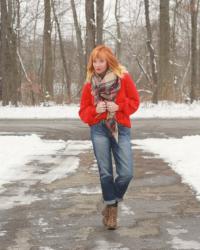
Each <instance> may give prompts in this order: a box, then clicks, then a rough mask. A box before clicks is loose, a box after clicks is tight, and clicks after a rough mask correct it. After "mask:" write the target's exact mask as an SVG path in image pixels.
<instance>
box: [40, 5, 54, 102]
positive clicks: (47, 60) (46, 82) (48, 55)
mask: <svg viewBox="0 0 200 250" xmlns="http://www.w3.org/2000/svg"><path fill="white" fill-rule="evenodd" d="M44 13H45V16H44V38H43V39H44V58H43V82H42V83H43V90H44V91H48V92H49V94H50V95H51V97H53V70H52V45H51V31H52V27H51V3H50V0H44Z"/></svg>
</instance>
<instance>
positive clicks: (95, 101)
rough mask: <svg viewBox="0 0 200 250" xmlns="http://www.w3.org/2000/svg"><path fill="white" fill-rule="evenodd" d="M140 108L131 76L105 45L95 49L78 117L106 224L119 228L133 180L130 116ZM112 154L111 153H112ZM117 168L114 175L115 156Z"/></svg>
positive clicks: (90, 60)
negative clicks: (93, 163)
mask: <svg viewBox="0 0 200 250" xmlns="http://www.w3.org/2000/svg"><path fill="white" fill-rule="evenodd" d="M138 106H139V95H138V92H137V90H136V87H135V85H134V82H133V80H132V79H131V76H130V75H129V74H128V72H127V71H126V70H125V68H124V67H123V66H122V65H121V64H120V63H119V62H118V60H117V58H116V57H115V56H114V54H113V52H112V50H111V49H110V48H108V47H106V46H104V45H99V46H97V47H96V48H94V49H93V51H92V53H91V55H90V58H89V62H88V66H87V82H86V84H85V85H84V86H83V89H82V96H81V102H80V110H79V116H80V118H81V119H82V121H83V122H85V123H87V124H88V125H89V126H90V132H91V140H92V144H93V150H94V155H95V157H96V159H97V165H98V170H99V175H100V183H101V189H102V196H103V202H104V203H105V205H106V206H105V208H104V209H103V211H102V215H103V216H104V217H103V223H104V225H105V226H106V227H107V228H108V229H116V228H117V208H118V202H119V201H122V200H123V196H124V194H125V192H126V190H127V188H128V185H129V182H130V181H131V179H132V178H133V154H132V149H131V142H130V140H131V132H130V128H131V122H130V117H129V116H130V115H131V114H133V113H134V112H135V111H136V110H137V109H138ZM111 152H112V153H111ZM111 154H113V157H114V161H115V165H116V177H115V178H114V175H113V166H112V155H111Z"/></svg>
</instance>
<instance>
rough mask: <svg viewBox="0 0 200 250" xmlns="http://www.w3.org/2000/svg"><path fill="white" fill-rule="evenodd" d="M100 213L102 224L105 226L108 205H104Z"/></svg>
mask: <svg viewBox="0 0 200 250" xmlns="http://www.w3.org/2000/svg"><path fill="white" fill-rule="evenodd" d="M102 215H103V220H102V221H103V224H104V225H105V226H107V221H108V216H109V213H108V205H106V206H105V207H104V209H103V211H102Z"/></svg>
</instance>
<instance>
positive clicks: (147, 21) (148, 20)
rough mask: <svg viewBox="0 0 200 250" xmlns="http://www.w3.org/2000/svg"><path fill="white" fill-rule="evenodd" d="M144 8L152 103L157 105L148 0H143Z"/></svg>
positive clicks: (155, 68)
mask: <svg viewBox="0 0 200 250" xmlns="http://www.w3.org/2000/svg"><path fill="white" fill-rule="evenodd" d="M144 6H145V19H146V29H147V48H148V51H149V54H150V65H151V74H152V88H153V98H152V100H153V102H154V103H157V101H158V96H157V95H158V92H157V88H158V77H157V66H156V59H155V51H154V47H153V45H152V32H151V24H150V18H149V0H144Z"/></svg>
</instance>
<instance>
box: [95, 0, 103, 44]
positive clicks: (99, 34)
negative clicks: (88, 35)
mask: <svg viewBox="0 0 200 250" xmlns="http://www.w3.org/2000/svg"><path fill="white" fill-rule="evenodd" d="M103 13H104V0H96V24H97V25H96V44H97V45H98V44H102V42H103V17H104V15H103Z"/></svg>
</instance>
